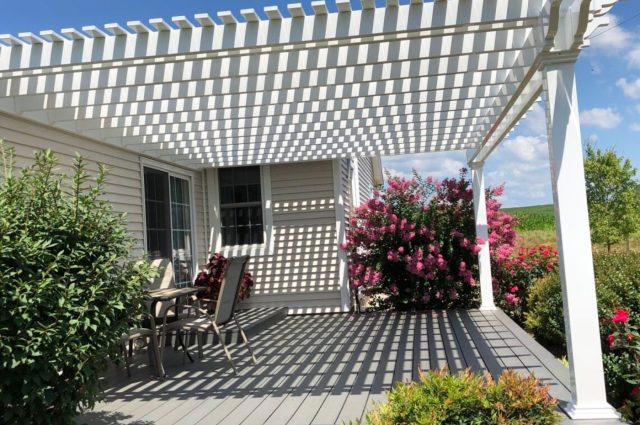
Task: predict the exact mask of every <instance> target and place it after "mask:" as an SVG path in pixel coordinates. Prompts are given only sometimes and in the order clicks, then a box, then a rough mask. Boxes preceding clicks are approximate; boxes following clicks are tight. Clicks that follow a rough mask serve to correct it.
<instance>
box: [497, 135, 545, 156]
mask: <svg viewBox="0 0 640 425" xmlns="http://www.w3.org/2000/svg"><path fill="white" fill-rule="evenodd" d="M502 146H503V148H504V150H505V151H506V152H508V153H509V154H511V155H513V156H515V158H516V159H518V160H520V161H526V162H531V161H536V160H538V159H540V158H543V157H544V155H545V154H546V153H547V152H548V148H547V142H546V140H544V139H543V138H541V137H527V136H517V137H516V138H514V139H508V140H505V141H504V142H502Z"/></svg>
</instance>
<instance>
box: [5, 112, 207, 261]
mask: <svg viewBox="0 0 640 425" xmlns="http://www.w3.org/2000/svg"><path fill="white" fill-rule="evenodd" d="M0 138H4V139H5V141H6V142H7V144H8V145H9V146H11V147H13V148H14V149H15V154H16V156H15V161H16V166H17V167H18V168H24V167H26V166H28V165H30V164H32V163H33V156H34V153H35V152H36V151H39V150H43V149H50V150H51V151H52V152H53V153H54V154H55V155H56V157H57V159H58V164H59V168H60V171H61V172H63V173H67V174H69V173H71V172H72V165H73V161H74V157H75V155H76V153H78V154H80V155H81V156H82V157H83V158H84V159H85V160H86V166H87V171H88V172H89V173H90V174H91V175H96V173H97V171H98V163H100V164H104V165H105V166H106V167H107V168H108V170H109V174H108V176H107V181H106V184H105V193H106V195H105V197H106V200H107V201H109V203H111V205H112V206H113V210H114V211H115V212H117V213H126V214H127V216H126V221H127V230H128V231H129V233H130V234H131V236H132V237H133V238H134V239H135V241H136V246H135V249H134V251H133V252H132V255H133V256H138V255H141V254H142V253H143V251H144V217H143V202H144V198H143V195H142V174H141V167H140V161H141V160H140V156H139V155H137V154H135V153H132V152H129V151H126V150H124V149H119V148H117V147H114V146H112V145H108V144H104V143H100V142H96V141H94V140H91V139H88V138H85V137H83V136H79V135H74V134H72V133H69V132H65V131H62V130H59V129H56V128H53V127H50V126H46V125H41V124H38V123H34V122H32V121H29V120H25V119H23V118H20V117H16V116H13V115H11V114H7V113H2V112H0ZM193 176H194V177H193V190H194V196H193V199H194V203H195V205H194V212H195V214H194V215H195V226H194V231H195V241H196V250H197V253H198V257H199V258H198V259H197V260H198V262H199V263H200V264H202V263H203V260H204V258H205V253H206V252H207V249H206V245H205V241H206V237H207V235H206V228H207V227H206V225H205V207H204V205H205V199H204V198H205V195H204V190H203V180H202V172H194V173H193Z"/></svg>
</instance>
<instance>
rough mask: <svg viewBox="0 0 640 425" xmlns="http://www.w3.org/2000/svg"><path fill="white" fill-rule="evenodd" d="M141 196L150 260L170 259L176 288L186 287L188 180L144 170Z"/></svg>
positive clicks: (189, 242)
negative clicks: (143, 204) (143, 195)
mask: <svg viewBox="0 0 640 425" xmlns="http://www.w3.org/2000/svg"><path fill="white" fill-rule="evenodd" d="M144 192H145V213H146V224H147V229H146V232H147V253H148V255H149V259H151V260H153V259H156V258H169V259H171V261H172V263H173V273H174V282H175V284H176V285H177V286H179V285H181V284H186V283H189V282H190V281H191V277H192V275H193V255H192V236H191V235H192V230H191V197H190V184H189V180H187V179H184V178H180V177H177V176H174V175H170V174H169V173H167V172H164V171H159V170H155V169H153V168H148V167H145V168H144Z"/></svg>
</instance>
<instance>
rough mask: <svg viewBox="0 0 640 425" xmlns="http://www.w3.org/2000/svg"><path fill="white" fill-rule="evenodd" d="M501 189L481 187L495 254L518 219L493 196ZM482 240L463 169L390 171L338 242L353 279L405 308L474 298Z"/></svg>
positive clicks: (382, 302) (386, 303) (508, 248)
mask: <svg viewBox="0 0 640 425" xmlns="http://www.w3.org/2000/svg"><path fill="white" fill-rule="evenodd" d="M502 191H503V188H502V187H498V188H494V189H489V190H487V193H486V195H487V219H488V223H489V232H490V233H489V241H488V242H489V246H490V252H491V254H492V255H496V254H499V255H500V256H501V258H507V257H508V256H509V255H510V254H511V252H512V251H513V246H514V244H515V237H516V234H515V231H514V230H513V226H514V225H515V220H514V219H513V217H511V216H510V215H508V214H505V213H503V212H500V204H499V203H498V202H497V201H495V198H496V197H498V196H499V195H500V194H502ZM486 242H487V241H484V240H482V239H481V238H477V237H476V234H475V223H474V214H473V192H472V190H471V183H470V181H469V179H468V174H467V171H466V170H461V173H460V175H459V177H457V178H450V179H444V180H442V181H438V180H435V179H433V178H432V177H427V178H426V179H422V178H421V177H420V176H418V175H417V174H415V175H414V176H413V177H412V178H403V177H393V176H387V180H386V185H385V186H384V187H383V188H379V189H377V190H375V191H374V193H373V198H372V199H370V200H368V201H367V202H365V203H364V204H363V205H362V206H360V207H358V208H356V209H355V210H354V211H353V216H352V217H351V219H350V221H349V226H348V229H347V235H346V244H345V245H343V246H344V247H345V248H346V250H347V251H348V253H349V279H350V283H351V286H352V287H353V288H358V289H359V290H360V291H364V292H366V293H368V294H370V295H371V296H373V298H374V299H377V300H378V306H379V307H380V308H395V309H404V310H406V309H419V308H449V307H473V306H475V305H477V304H478V301H479V290H478V285H477V281H478V266H477V254H478V252H480V250H481V249H482V246H483V245H484V244H485V243H486ZM343 246H341V247H343ZM378 295H380V297H378Z"/></svg>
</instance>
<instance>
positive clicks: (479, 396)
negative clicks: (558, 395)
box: [356, 370, 559, 425]
mask: <svg viewBox="0 0 640 425" xmlns="http://www.w3.org/2000/svg"><path fill="white" fill-rule="evenodd" d="M556 407H557V402H556V400H555V399H553V398H551V397H550V396H549V393H548V389H547V387H546V386H541V385H540V384H539V382H538V380H536V379H535V378H533V377H522V376H520V375H518V374H517V373H516V372H514V371H505V372H504V373H503V374H502V375H501V376H500V378H499V379H498V381H494V380H493V379H492V378H491V376H490V375H488V374H486V375H479V374H474V373H471V372H470V371H468V370H467V371H465V372H461V373H458V374H455V375H452V374H449V373H448V372H447V371H446V370H440V371H430V372H427V373H422V374H421V375H420V381H419V382H409V383H398V384H396V385H395V386H394V388H393V389H392V390H391V391H390V392H389V400H388V401H387V402H386V403H381V404H377V405H375V406H374V408H373V410H371V411H370V412H369V413H368V414H367V416H366V420H367V423H368V424H370V425H395V424H423V425H439V424H450V425H465V424H469V425H471V424H473V425H485V424H486V425H489V424H491V425H494V424H499V425H519V424H522V425H524V424H527V425H536V424H540V425H542V424H544V425H548V424H555V423H558V422H559V416H558V415H557V414H556V413H555V410H556ZM356 423H360V422H359V421H357V422H356Z"/></svg>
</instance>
